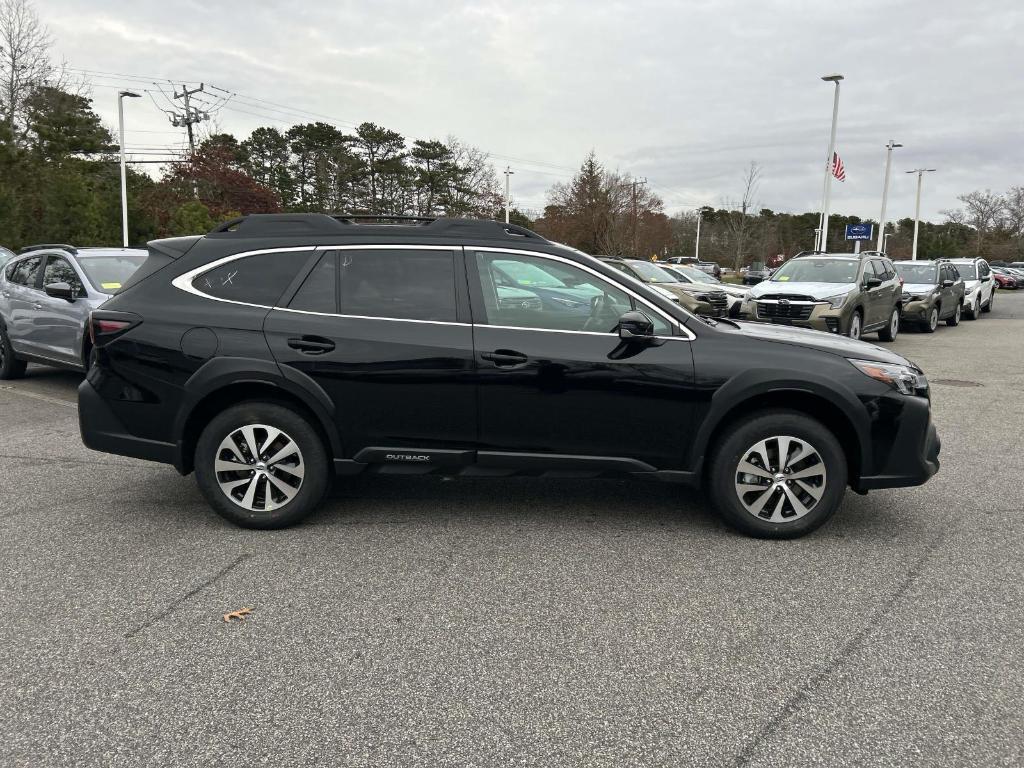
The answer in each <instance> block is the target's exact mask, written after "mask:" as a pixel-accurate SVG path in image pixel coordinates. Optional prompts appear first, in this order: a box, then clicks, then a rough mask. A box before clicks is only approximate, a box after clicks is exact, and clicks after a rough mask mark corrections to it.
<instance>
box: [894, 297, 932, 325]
mask: <svg viewBox="0 0 1024 768" xmlns="http://www.w3.org/2000/svg"><path fill="white" fill-rule="evenodd" d="M932 306H933V304H932V302H931V301H928V300H924V299H922V300H920V301H908V302H907V303H906V304H904V305H903V311H902V312H901V313H900V320H901V321H902V322H910V323H926V322H928V313H930V312H931V311H932Z"/></svg>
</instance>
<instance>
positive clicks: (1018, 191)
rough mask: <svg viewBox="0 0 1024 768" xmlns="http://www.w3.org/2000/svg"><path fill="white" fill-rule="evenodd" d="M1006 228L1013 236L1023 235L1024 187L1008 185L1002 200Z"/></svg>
mask: <svg viewBox="0 0 1024 768" xmlns="http://www.w3.org/2000/svg"><path fill="white" fill-rule="evenodd" d="M1003 211H1004V216H1005V219H1006V228H1007V229H1008V230H1009V231H1010V235H1011V236H1013V237H1024V187H1010V191H1009V192H1007V193H1006V195H1005V197H1004V202H1003Z"/></svg>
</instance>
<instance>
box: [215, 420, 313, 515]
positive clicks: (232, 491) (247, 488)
mask: <svg viewBox="0 0 1024 768" xmlns="http://www.w3.org/2000/svg"><path fill="white" fill-rule="evenodd" d="M195 468H196V482H197V483H198V485H199V490H200V491H202V493H203V496H204V497H206V500H207V502H209V504H210V506H211V507H213V509H214V511H215V512H216V513H217V514H218V515H220V516H221V517H224V518H226V519H227V520H230V521H231V522H233V523H236V524H237V525H241V526H243V527H245V528H264V529H269V528H284V527H286V526H289V525H293V524H295V523H297V522H299V521H300V520H302V519H303V518H304V517H306V516H307V515H309V514H310V513H311V512H312V511H313V510H314V509H315V508H316V506H317V505H318V504H319V503H320V501H321V499H323V497H324V494H325V493H326V492H327V487H328V480H329V474H328V469H329V461H328V457H327V451H326V450H325V449H324V445H323V441H322V440H321V439H320V436H319V435H318V434H317V432H316V430H315V429H314V428H313V426H312V425H311V424H310V423H309V422H308V421H306V419H305V418H303V417H302V416H300V415H299V414H298V413H296V412H295V411H293V410H290V409H289V408H285V407H283V406H281V405H277V404H275V403H265V402H245V403H240V404H239V405H236V406H233V407H231V408H229V409H227V410H226V411H224V412H223V413H221V414H220V415H218V416H216V417H215V418H214V419H213V420H212V421H210V423H209V424H208V425H207V427H206V429H204V430H203V433H202V435H200V437H199V442H198V444H197V445H196V455H195Z"/></svg>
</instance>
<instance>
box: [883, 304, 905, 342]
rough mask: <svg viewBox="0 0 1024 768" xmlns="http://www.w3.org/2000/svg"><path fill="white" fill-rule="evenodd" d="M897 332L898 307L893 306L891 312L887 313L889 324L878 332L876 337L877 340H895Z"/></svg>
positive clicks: (898, 326)
mask: <svg viewBox="0 0 1024 768" xmlns="http://www.w3.org/2000/svg"><path fill="white" fill-rule="evenodd" d="M899 332H900V310H899V307H893V310H892V314H891V315H889V325H888V326H887V327H885V328H883V329H882V330H880V331H879V332H878V339H879V341H895V340H896V336H897V334H899Z"/></svg>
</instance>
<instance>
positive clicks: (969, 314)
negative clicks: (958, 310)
mask: <svg viewBox="0 0 1024 768" xmlns="http://www.w3.org/2000/svg"><path fill="white" fill-rule="evenodd" d="M980 300H981V298H980V297H979V298H977V299H975V300H974V303H972V304H971V306H970V308H969V309H965V310H964V319H965V320H977V319H978V302H979V301H980Z"/></svg>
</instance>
